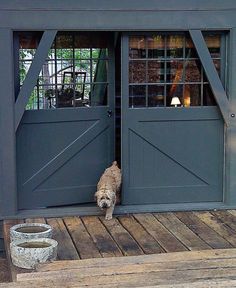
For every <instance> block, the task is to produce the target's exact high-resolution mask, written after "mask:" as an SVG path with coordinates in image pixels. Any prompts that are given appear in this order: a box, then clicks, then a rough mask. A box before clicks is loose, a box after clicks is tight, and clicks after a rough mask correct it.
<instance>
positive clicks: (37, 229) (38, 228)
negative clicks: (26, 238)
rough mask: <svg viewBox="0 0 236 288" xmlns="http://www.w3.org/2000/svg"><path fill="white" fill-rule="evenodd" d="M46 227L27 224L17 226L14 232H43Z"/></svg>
mask: <svg viewBox="0 0 236 288" xmlns="http://www.w3.org/2000/svg"><path fill="white" fill-rule="evenodd" d="M47 230H48V229H47V228H45V227H42V226H27V227H19V228H17V229H16V230H15V231H16V232H21V233H28V234H30V233H32V234H34V233H41V232H45V231H47Z"/></svg>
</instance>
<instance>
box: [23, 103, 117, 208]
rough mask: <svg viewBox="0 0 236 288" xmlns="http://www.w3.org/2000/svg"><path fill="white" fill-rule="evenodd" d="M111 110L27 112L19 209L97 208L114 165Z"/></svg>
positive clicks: (82, 109)
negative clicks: (104, 177) (102, 180)
mask: <svg viewBox="0 0 236 288" xmlns="http://www.w3.org/2000/svg"><path fill="white" fill-rule="evenodd" d="M108 110H109V107H97V108H77V109H73V108H72V109H63V110H55V111H35V112H33V111H28V112H25V115H24V118H23V121H22V123H21V125H20V128H19V130H18V131H17V175H18V195H19V198H18V200H19V207H20V209H32V208H36V207H47V206H57V205H68V204H76V203H77V204H81V203H88V202H93V201H94V198H93V194H94V193H95V192H96V183H97V181H98V179H99V177H100V175H101V173H102V172H103V170H104V169H105V168H106V167H107V166H108V165H109V164H110V163H111V162H112V159H113V153H114V151H113V142H114V140H113V119H112V118H110V117H108V116H107V111H108Z"/></svg>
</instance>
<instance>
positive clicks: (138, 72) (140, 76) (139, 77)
mask: <svg viewBox="0 0 236 288" xmlns="http://www.w3.org/2000/svg"><path fill="white" fill-rule="evenodd" d="M144 82H146V61H130V63H129V83H144Z"/></svg>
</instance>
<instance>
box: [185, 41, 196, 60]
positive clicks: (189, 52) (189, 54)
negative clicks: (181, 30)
mask: <svg viewBox="0 0 236 288" xmlns="http://www.w3.org/2000/svg"><path fill="white" fill-rule="evenodd" d="M185 57H186V58H198V54H197V50H196V48H195V47H194V44H193V41H192V39H190V37H186V44H185Z"/></svg>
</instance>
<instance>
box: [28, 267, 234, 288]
mask: <svg viewBox="0 0 236 288" xmlns="http://www.w3.org/2000/svg"><path fill="white" fill-rule="evenodd" d="M67 272H68V273H67V274H66V275H64V277H61V278H60V279H58V281H59V280H60V281H63V280H65V279H66V280H67V281H69V283H71V282H72V283H77V284H79V285H80V286H81V287H83V286H87V287H91V286H92V285H94V286H95V285H97V286H99V285H100V286H103V285H104V283H109V284H110V285H118V284H119V285H120V287H123V286H124V285H130V287H132V286H135V287H137V286H144V287H146V286H148V285H160V284H178V283H186V282H190V283H191V282H196V281H199V280H215V279H222V278H224V279H227V278H228V279H231V278H232V277H235V275H236V268H235V267H233V268H232V267H224V266H221V267H215V268H212V267H211V268H202V269H198V268H197V269H186V270H181V268H180V269H178V267H177V268H176V269H174V270H167V271H154V272H148V273H146V272H139V273H129V271H127V272H126V273H124V274H116V272H115V271H113V275H104V274H101V275H94V276H91V275H89V276H83V275H82V276H81V275H80V273H79V272H78V271H76V273H73V272H72V273H70V272H71V271H70V270H68V271H67ZM54 279H55V278H54ZM24 282H25V281H24ZM69 283H68V282H67V283H66V284H67V287H71V286H69V285H68V284H69Z"/></svg>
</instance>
